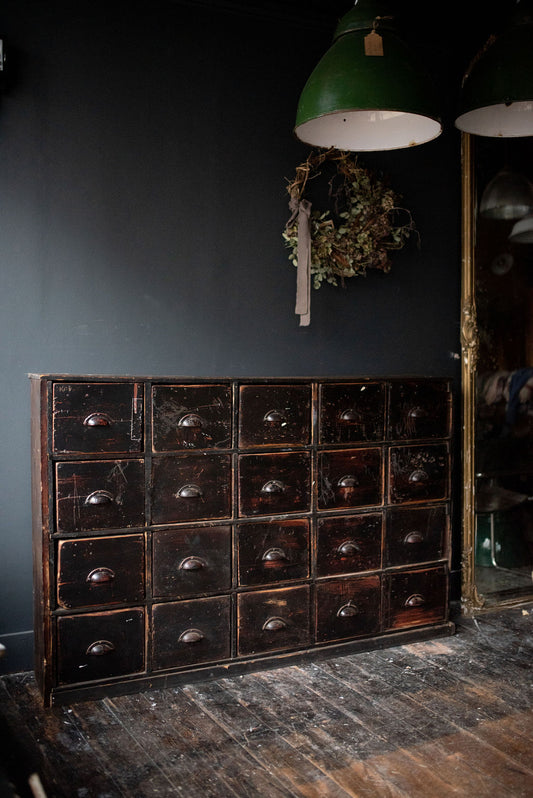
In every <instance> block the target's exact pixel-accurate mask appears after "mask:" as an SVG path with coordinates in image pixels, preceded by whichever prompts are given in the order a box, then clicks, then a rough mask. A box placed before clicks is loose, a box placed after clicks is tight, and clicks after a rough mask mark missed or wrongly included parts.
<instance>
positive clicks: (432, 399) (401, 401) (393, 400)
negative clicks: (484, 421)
mask: <svg viewBox="0 0 533 798" xmlns="http://www.w3.org/2000/svg"><path fill="white" fill-rule="evenodd" d="M450 427H451V392H450V391H449V387H448V383H447V382H445V381H443V382H434V383H433V382H426V383H421V382H415V381H412V382H409V381H408V382H402V383H393V384H392V385H391V389H390V409H389V437H390V438H392V439H396V440H414V439H416V438H446V437H447V436H448V435H449V434H450Z"/></svg>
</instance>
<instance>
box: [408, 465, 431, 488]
mask: <svg viewBox="0 0 533 798" xmlns="http://www.w3.org/2000/svg"><path fill="white" fill-rule="evenodd" d="M409 482H410V483H411V485H417V486H418V485H420V486H422V485H425V484H426V482H429V475H428V473H427V471H424V469H423V468H415V470H414V471H412V472H411V473H410V474H409Z"/></svg>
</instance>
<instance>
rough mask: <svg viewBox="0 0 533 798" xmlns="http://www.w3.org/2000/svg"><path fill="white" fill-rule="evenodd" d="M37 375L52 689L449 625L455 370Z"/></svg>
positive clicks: (46, 664)
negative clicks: (425, 374) (259, 376)
mask: <svg viewBox="0 0 533 798" xmlns="http://www.w3.org/2000/svg"><path fill="white" fill-rule="evenodd" d="M32 383H33V388H32V389H33V395H34V407H35V411H34V412H35V419H34V424H35V430H36V433H35V434H36V440H37V441H46V445H45V446H44V447H43V450H42V452H41V457H40V458H39V457H37V454H38V449H39V444H36V446H35V447H34V448H35V451H36V457H35V462H34V477H35V481H37V480H39V481H40V483H41V484H42V487H43V491H44V493H43V495H47V496H48V501H47V502H46V501H45V502H44V503H43V504H42V508H44V509H42V511H41V509H40V506H39V502H38V501H37V502H36V504H35V516H36V525H35V531H34V534H35V541H36V551H37V552H41V551H42V562H41V563H40V567H41V570H42V578H41V579H38V580H37V583H36V592H37V596H38V600H37V603H36V607H37V609H36V624H39V625H40V627H41V629H40V632H39V633H38V634H37V636H36V640H37V656H38V657H39V658H40V659H41V660H42V662H41V665H40V666H39V667H37V668H36V673H37V674H38V675H39V674H40V681H41V687H42V689H43V692H44V693H45V698H46V700H48V701H52V700H59V697H60V696H61V695H62V694H64V695H68V690H69V688H71V689H76V688H78V690H83V688H84V687H85V688H86V687H87V686H91V685H101V686H102V689H103V690H104V691H105V689H111V688H112V687H113V685H115V686H116V685H117V684H120V683H121V682H128V681H129V682H131V687H132V689H134V688H135V689H138V687H135V685H137V686H139V685H140V686H142V685H143V684H145V683H146V684H148V683H152V682H151V681H150V680H151V679H152V680H153V679H157V678H158V676H159V675H161V678H168V676H169V675H172V673H174V672H175V673H176V674H178V675H179V674H180V673H187V672H189V671H190V670H191V669H195V668H205V667H206V666H207V665H210V666H214V665H217V664H221V665H223V664H226V665H227V664H228V663H229V664H235V663H237V664H238V663H239V662H241V663H246V661H247V660H249V659H250V658H254V659H256V660H257V661H258V662H260V661H261V658H263V659H265V658H269V657H270V659H272V657H275V656H276V655H278V654H279V653H281V652H287V654H290V653H291V652H292V653H297V652H298V651H309V650H310V649H312V648H313V647H325V646H326V647H327V646H330V647H332V650H334V646H335V645H345V644H346V642H348V641H350V640H354V641H356V640H357V641H360V640H363V641H364V640H365V639H367V640H368V641H369V644H370V643H371V641H372V640H374V639H375V638H376V637H377V636H387V635H389V636H390V639H391V642H394V641H395V640H396V637H395V634H396V633H398V632H400V631H402V630H407V629H413V630H417V629H424V628H427V627H432V626H434V627H435V629H437V628H438V629H441V628H442V629H443V628H445V627H446V624H447V589H448V561H449V554H450V551H449V540H450V467H451V463H450V458H451V452H450V435H451V393H450V385H449V382H448V381H447V380H444V379H440V380H439V379H399V378H395V379H390V380H387V379H380V380H369V379H361V380H357V379H342V380H333V379H326V380H316V379H309V380H305V379H298V380H277V381H276V380H218V381H216V380H213V381H208V380H205V381H200V380H197V381H192V380H174V381H173V380H171V379H159V380H150V379H146V378H142V379H140V378H139V379H137V378H134V379H125V378H124V379H121V378H108V379H103V378H102V379H90V378H72V377H53V376H50V377H39V378H37V377H35V378H32ZM39 418H41V419H42V422H41V426H39ZM36 495H37V494H36ZM38 556H41V555H40V554H39V555H38ZM48 585H49V588H48ZM39 607H40V609H39ZM449 627H450V625H449V624H448V626H447V627H446V628H449ZM143 679H144V682H143Z"/></svg>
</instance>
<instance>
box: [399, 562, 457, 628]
mask: <svg viewBox="0 0 533 798" xmlns="http://www.w3.org/2000/svg"><path fill="white" fill-rule="evenodd" d="M384 579H385V602H384V620H385V627H386V628H387V629H401V628H403V627H410V626H424V625H426V624H431V623H437V622H438V621H443V620H445V618H446V607H447V600H448V595H447V594H448V578H447V570H446V568H445V567H443V566H441V567H439V568H428V569H417V570H410V571H397V572H395V573H389V574H386V575H385V577H384Z"/></svg>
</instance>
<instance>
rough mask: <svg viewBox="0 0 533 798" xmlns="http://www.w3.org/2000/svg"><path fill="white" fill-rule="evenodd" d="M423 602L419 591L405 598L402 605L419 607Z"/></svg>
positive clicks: (424, 601)
mask: <svg viewBox="0 0 533 798" xmlns="http://www.w3.org/2000/svg"><path fill="white" fill-rule="evenodd" d="M425 603H426V599H425V598H424V596H422V595H421V593H413V595H412V596H409V598H408V599H406V600H405V603H404V607H421V606H422V605H423V604H425Z"/></svg>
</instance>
